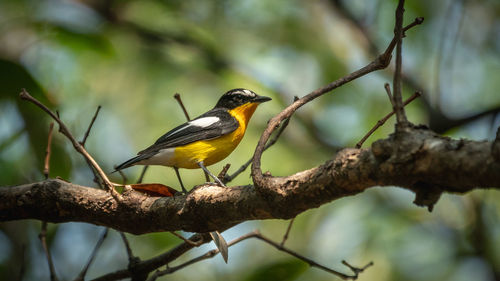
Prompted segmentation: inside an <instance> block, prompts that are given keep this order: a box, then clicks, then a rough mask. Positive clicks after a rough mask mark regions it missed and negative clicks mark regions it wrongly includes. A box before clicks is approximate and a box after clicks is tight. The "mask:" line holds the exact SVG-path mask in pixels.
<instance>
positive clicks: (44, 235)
mask: <svg viewBox="0 0 500 281" xmlns="http://www.w3.org/2000/svg"><path fill="white" fill-rule="evenodd" d="M38 239H40V242H41V243H42V247H43V251H44V252H45V257H46V258H47V262H48V263H49V271H50V280H51V281H57V280H58V279H57V274H56V269H55V267H54V263H53V261H52V256H51V255H50V250H49V247H48V246H47V222H45V221H42V229H41V230H40V234H39V235H38Z"/></svg>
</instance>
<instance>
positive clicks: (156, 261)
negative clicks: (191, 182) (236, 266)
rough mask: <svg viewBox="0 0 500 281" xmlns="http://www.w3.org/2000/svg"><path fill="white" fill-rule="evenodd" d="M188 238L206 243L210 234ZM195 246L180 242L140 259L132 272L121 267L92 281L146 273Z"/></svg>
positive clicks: (109, 280) (107, 280) (209, 239)
mask: <svg viewBox="0 0 500 281" xmlns="http://www.w3.org/2000/svg"><path fill="white" fill-rule="evenodd" d="M189 240H191V241H193V242H195V243H197V241H202V242H200V243H201V244H204V243H207V242H210V241H212V239H211V238H210V235H208V233H206V234H195V235H193V236H191V237H189ZM194 247H195V246H193V245H191V244H189V243H186V242H182V243H181V244H179V245H177V246H176V247H174V248H173V249H171V250H169V251H167V252H165V253H163V254H161V255H158V256H156V257H154V258H151V259H148V260H145V261H140V262H138V263H137V264H135V265H134V267H133V272H132V271H131V269H130V268H126V269H121V270H118V271H115V272H111V273H108V274H105V275H103V276H101V277H98V278H96V279H94V281H111V280H121V279H125V278H128V277H131V276H132V275H134V274H140V273H148V272H151V271H153V270H155V269H157V268H159V267H161V266H163V265H165V264H168V263H170V262H171V261H174V260H176V259H177V258H179V256H181V255H183V254H184V253H186V252H187V251H189V250H191V249H192V248H194Z"/></svg>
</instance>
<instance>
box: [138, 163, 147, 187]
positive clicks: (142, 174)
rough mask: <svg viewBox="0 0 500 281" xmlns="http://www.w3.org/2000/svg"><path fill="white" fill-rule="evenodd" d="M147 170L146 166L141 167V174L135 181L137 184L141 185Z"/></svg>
mask: <svg viewBox="0 0 500 281" xmlns="http://www.w3.org/2000/svg"><path fill="white" fill-rule="evenodd" d="M148 168H149V166H148V165H146V166H144V167H142V172H141V175H140V176H139V178H138V179H137V183H142V181H143V180H144V176H145V175H146V171H147V170H148Z"/></svg>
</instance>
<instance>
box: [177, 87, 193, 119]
mask: <svg viewBox="0 0 500 281" xmlns="http://www.w3.org/2000/svg"><path fill="white" fill-rule="evenodd" d="M174 99H176V100H177V102H178V103H179V105H180V106H181V108H182V111H183V112H184V116H186V119H187V120H188V121H190V120H191V118H190V117H189V113H188V112H187V110H186V108H185V107H184V103H183V102H182V99H181V95H180V94H179V93H175V95H174Z"/></svg>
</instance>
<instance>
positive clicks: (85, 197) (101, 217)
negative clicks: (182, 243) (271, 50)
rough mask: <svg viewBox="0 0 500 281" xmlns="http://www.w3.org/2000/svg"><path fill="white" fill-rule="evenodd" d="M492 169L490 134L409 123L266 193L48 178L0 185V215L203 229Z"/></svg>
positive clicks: (428, 187)
mask: <svg viewBox="0 0 500 281" xmlns="http://www.w3.org/2000/svg"><path fill="white" fill-rule="evenodd" d="M499 170H500V160H498V159H497V158H496V157H494V156H493V154H492V143H491V142H486V141H468V140H453V139H450V138H447V137H441V136H439V135H436V134H435V133H433V132H431V131H429V130H427V129H425V128H411V127H410V128H407V129H406V130H404V131H402V132H400V133H399V134H398V139H397V140H396V138H395V137H394V135H391V136H390V137H389V138H387V139H383V140H378V141H376V142H374V143H373V144H372V146H371V148H370V149H353V148H348V149H344V150H342V151H340V152H339V153H337V155H336V156H335V158H334V159H332V160H329V161H327V162H325V163H324V164H323V165H321V166H318V167H315V168H312V169H309V170H305V171H302V172H298V173H296V174H294V175H291V176H288V177H273V178H272V180H271V181H270V183H269V184H268V188H269V190H272V192H269V193H266V194H262V192H259V191H257V189H256V187H254V186H236V187H233V188H222V187H219V186H214V185H202V186H199V187H197V188H195V189H194V190H193V191H192V192H190V193H189V194H188V195H182V196H175V197H169V198H164V197H163V198H158V197H147V196H144V195H142V194H140V193H137V192H134V191H130V190H128V191H125V192H124V193H123V194H122V196H123V201H122V202H121V203H120V204H118V203H117V202H116V201H115V200H113V198H112V197H111V196H110V194H109V193H108V192H105V191H103V190H99V189H95V188H89V187H83V186H78V185H74V184H71V183H67V182H64V181H60V180H48V181H43V182H38V183H32V184H25V185H20V186H15V187H5V188H0V220H1V221H6V220H17V219H29V218H32V219H41V220H45V221H49V222H67V221H82V222H88V223H93V224H96V225H104V226H108V227H112V228H114V229H117V230H121V231H126V232H130V233H134V234H141V233H148V232H155V231H175V230H185V231H191V232H209V231H214V230H216V229H225V228H228V227H231V226H233V225H236V224H238V223H240V222H243V221H247V220H259V219H273V218H277V219H290V218H293V217H295V216H296V215H298V214H299V213H301V212H303V211H306V210H308V209H311V208H316V207H319V206H320V205H322V204H326V203H328V202H331V201H333V200H336V199H339V198H342V197H346V196H350V195H354V194H357V193H360V192H363V191H364V190H365V189H367V188H370V187H374V186H394V185H396V186H401V187H403V188H407V189H410V190H413V191H414V192H416V193H417V199H418V200H416V202H415V203H417V204H421V205H426V206H428V205H430V204H434V203H435V201H432V200H428V199H429V198H435V197H433V195H437V194H440V193H441V192H459V193H464V192H467V191H470V190H472V189H475V188H490V187H494V188H497V189H498V188H500V173H498V171H499ZM437 198H438V197H437ZM145 221H147V222H148V223H144V222H145Z"/></svg>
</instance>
